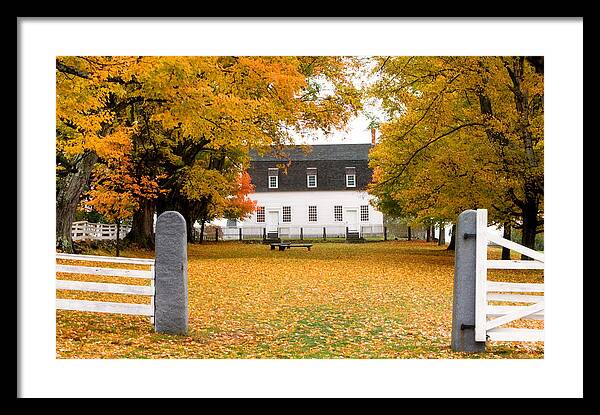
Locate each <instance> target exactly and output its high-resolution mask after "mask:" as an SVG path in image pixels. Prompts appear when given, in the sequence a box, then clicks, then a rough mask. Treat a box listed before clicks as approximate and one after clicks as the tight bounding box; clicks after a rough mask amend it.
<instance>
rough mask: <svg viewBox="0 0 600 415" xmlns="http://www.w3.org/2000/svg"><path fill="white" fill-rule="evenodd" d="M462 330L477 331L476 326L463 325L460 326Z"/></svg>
mask: <svg viewBox="0 0 600 415" xmlns="http://www.w3.org/2000/svg"><path fill="white" fill-rule="evenodd" d="M460 329H461V330H465V329H473V330H474V329H475V325H474V324H461V325H460Z"/></svg>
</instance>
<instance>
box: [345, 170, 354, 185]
mask: <svg viewBox="0 0 600 415" xmlns="http://www.w3.org/2000/svg"><path fill="white" fill-rule="evenodd" d="M346 187H356V168H355V167H346Z"/></svg>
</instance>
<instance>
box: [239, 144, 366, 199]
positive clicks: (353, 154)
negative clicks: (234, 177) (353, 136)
mask: <svg viewBox="0 0 600 415" xmlns="http://www.w3.org/2000/svg"><path fill="white" fill-rule="evenodd" d="M309 147H310V151H309V152H306V150H305V149H306V146H290V147H288V148H286V149H284V151H283V152H284V153H285V154H287V155H288V156H289V160H291V162H290V163H289V164H288V158H285V157H283V158H277V157H274V156H272V155H264V156H259V155H258V154H257V153H256V152H254V153H251V154H250V155H251V157H252V159H251V162H250V167H249V168H248V173H249V174H250V177H251V179H252V183H253V184H254V186H255V192H283V191H320V190H346V191H356V190H364V189H365V188H366V186H367V184H368V183H369V182H370V181H371V177H372V171H371V169H370V168H369V165H368V163H369V150H370V149H371V147H372V146H371V144H320V145H312V146H309ZM282 166H285V167H284V168H281V167H282ZM278 167H280V168H279V169H277V168H278ZM274 170H275V171H276V172H277V173H275V174H276V175H277V176H278V186H277V188H276V189H270V188H269V186H268V176H269V174H270V173H269V172H271V174H273V171H274ZM349 171H351V172H352V173H351V174H355V184H356V186H355V187H347V186H346V173H347V172H349ZM315 173H316V175H317V187H316V188H308V186H307V174H315Z"/></svg>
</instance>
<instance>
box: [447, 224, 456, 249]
mask: <svg viewBox="0 0 600 415" xmlns="http://www.w3.org/2000/svg"><path fill="white" fill-rule="evenodd" d="M455 247H456V223H453V224H452V232H451V233H450V243H449V244H448V248H447V249H448V251H454V250H455Z"/></svg>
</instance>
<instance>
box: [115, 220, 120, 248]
mask: <svg viewBox="0 0 600 415" xmlns="http://www.w3.org/2000/svg"><path fill="white" fill-rule="evenodd" d="M120 233H121V219H117V248H116V254H115V256H119V254H120V252H119V239H120V235H119V234H120Z"/></svg>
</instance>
